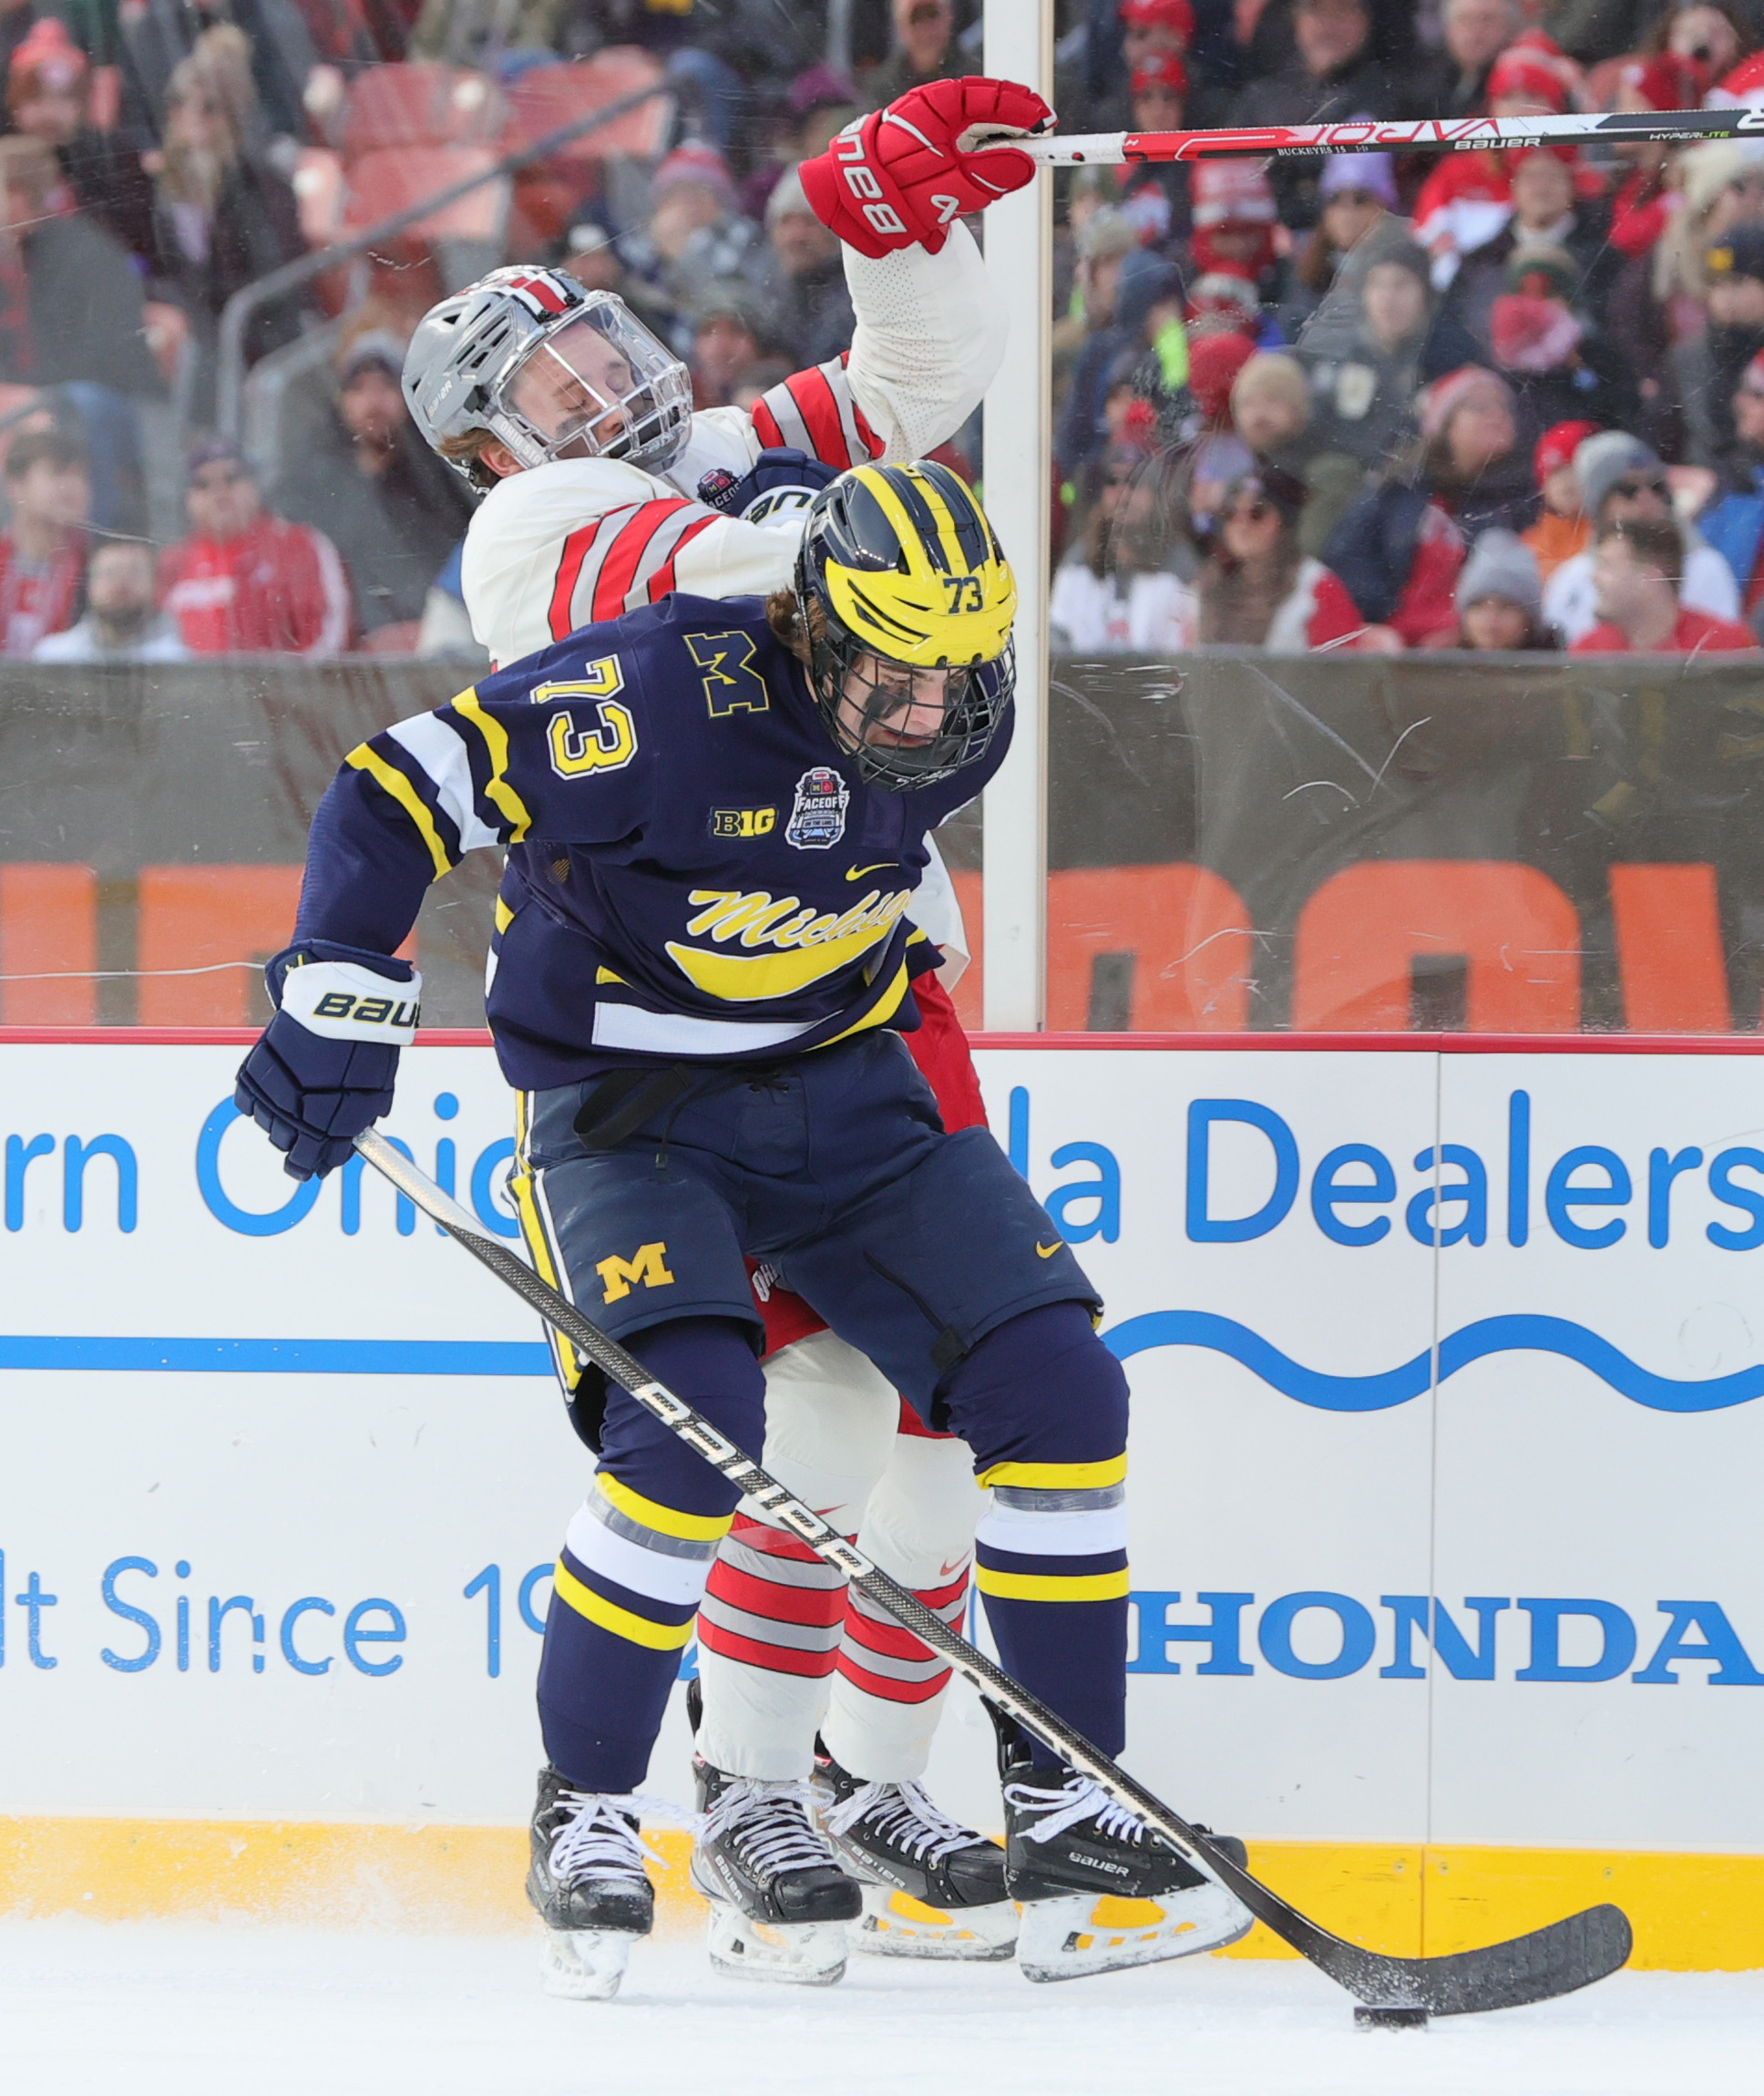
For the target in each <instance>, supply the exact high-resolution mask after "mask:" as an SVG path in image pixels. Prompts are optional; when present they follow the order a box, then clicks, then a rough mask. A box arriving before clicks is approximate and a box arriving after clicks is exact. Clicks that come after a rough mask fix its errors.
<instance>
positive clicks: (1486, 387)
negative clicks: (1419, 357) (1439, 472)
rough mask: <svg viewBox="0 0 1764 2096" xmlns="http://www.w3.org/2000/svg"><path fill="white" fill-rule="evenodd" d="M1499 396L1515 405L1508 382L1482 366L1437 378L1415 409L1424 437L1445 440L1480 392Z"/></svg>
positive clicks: (1463, 366) (1419, 397)
mask: <svg viewBox="0 0 1764 2096" xmlns="http://www.w3.org/2000/svg"><path fill="white" fill-rule="evenodd" d="M1491 390H1492V392H1494V393H1497V394H1498V395H1499V396H1501V399H1502V402H1503V403H1504V404H1505V406H1507V407H1508V408H1509V409H1511V408H1512V406H1513V389H1512V388H1511V387H1510V386H1509V385H1508V384H1507V382H1506V380H1505V379H1504V378H1502V377H1500V376H1498V375H1496V374H1495V373H1494V372H1492V371H1490V370H1488V369H1487V368H1486V367H1485V366H1484V365H1480V364H1461V365H1459V366H1458V368H1457V370H1456V371H1448V372H1447V373H1446V375H1445V376H1444V377H1443V378H1436V379H1435V380H1434V381H1433V383H1432V385H1429V386H1425V387H1423V388H1422V390H1421V391H1420V394H1418V395H1417V396H1416V399H1415V406H1416V409H1417V411H1418V415H1419V419H1420V431H1421V435H1422V436H1423V437H1425V438H1426V439H1427V441H1428V442H1429V443H1430V444H1431V443H1432V441H1433V440H1434V438H1435V437H1443V436H1444V435H1445V433H1446V430H1447V428H1448V427H1449V426H1450V425H1451V417H1452V416H1454V415H1456V414H1457V412H1458V410H1459V409H1460V408H1461V406H1463V405H1464V403H1465V402H1466V401H1468V400H1471V399H1472V398H1473V397H1474V396H1476V395H1477V394H1478V393H1482V392H1486V391H1491Z"/></svg>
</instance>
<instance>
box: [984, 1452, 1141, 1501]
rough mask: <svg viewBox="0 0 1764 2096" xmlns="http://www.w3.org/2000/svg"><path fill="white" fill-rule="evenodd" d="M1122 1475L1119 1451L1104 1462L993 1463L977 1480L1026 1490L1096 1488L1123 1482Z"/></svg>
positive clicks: (1123, 1464)
mask: <svg viewBox="0 0 1764 2096" xmlns="http://www.w3.org/2000/svg"><path fill="white" fill-rule="evenodd" d="M1126 1477H1127V1458H1126V1456H1125V1455H1124V1454H1123V1455H1112V1456H1110V1457H1109V1459H1108V1461H1107V1462H1106V1463H995V1464H993V1465H992V1467H991V1469H990V1470H982V1471H981V1472H980V1474H979V1480H978V1482H979V1484H981V1485H1020V1486H1021V1487H1022V1488H1023V1489H1024V1490H1025V1491H1029V1492H1100V1491H1101V1490H1102V1489H1103V1486H1104V1485H1123V1484H1124V1483H1125V1482H1126Z"/></svg>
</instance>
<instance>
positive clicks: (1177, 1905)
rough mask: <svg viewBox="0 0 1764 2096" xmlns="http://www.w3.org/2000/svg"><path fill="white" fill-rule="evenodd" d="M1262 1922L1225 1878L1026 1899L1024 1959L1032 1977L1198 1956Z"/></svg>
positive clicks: (1021, 1937)
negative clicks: (1151, 1892)
mask: <svg viewBox="0 0 1764 2096" xmlns="http://www.w3.org/2000/svg"><path fill="white" fill-rule="evenodd" d="M1253 1926H1255V1923H1254V1919H1253V1917H1252V1916H1250V1914H1249V1912H1248V1911H1247V1909H1246V1908H1245V1907H1243V1906H1240V1905H1239V1904H1238V1902H1237V1901H1236V1899H1234V1898H1233V1896H1231V1894H1230V1893H1228V1892H1227V1891H1226V1889H1225V1887H1224V1886H1223V1885H1212V1884H1207V1885H1195V1887H1193V1889H1192V1890H1190V1891H1187V1892H1175V1893H1169V1894H1166V1895H1165V1896H1164V1897H1163V1898H1161V1899H1117V1898H1116V1897H1115V1896H1113V1894H1110V1893H1088V1892H1087V1893H1073V1894H1069V1895H1067V1896H1064V1897H1062V1898H1060V1899H1036V1900H1029V1901H1027V1902H1025V1904H1024V1906H1023V1910H1022V1920H1021V1923H1020V1926H1019V1929H1018V1933H1017V1963H1018V1965H1019V1966H1020V1968H1022V1974H1023V1978H1025V1979H1033V1980H1052V1979H1083V1978H1087V1977H1088V1976H1089V1975H1090V1974H1092V1973H1093V1972H1120V1971H1122V1970H1123V1969H1124V1968H1127V1967H1128V1966H1132V1965H1153V1964H1155V1963H1157V1962H1158V1960H1160V1959H1162V1958H1166V1957H1194V1955H1195V1953H1196V1952H1197V1951H1202V1950H1217V1949H1218V1948H1220V1947H1221V1946H1223V1945H1225V1944H1227V1943H1236V1941H1237V1939H1238V1938H1239V1937H1243V1936H1247V1935H1248V1933H1249V1931H1250V1929H1251V1928H1252V1927H1253Z"/></svg>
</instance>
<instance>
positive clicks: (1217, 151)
mask: <svg viewBox="0 0 1764 2096" xmlns="http://www.w3.org/2000/svg"><path fill="white" fill-rule="evenodd" d="M1753 136H1760V137H1764V109H1754V108H1738V109H1645V110H1642V111H1640V112H1639V113H1638V114H1636V115H1627V114H1625V115H1610V116H1584V115H1580V114H1574V115H1570V116H1565V117H1459V118H1450V119H1446V118H1419V119H1417V120H1414V121H1412V122H1401V123H1375V122H1371V121H1369V120H1366V121H1361V122H1359V123H1351V124H1268V125H1263V126H1261V127H1259V128H1245V129H1240V130H1213V131H1092V132H1087V133H1078V134H1075V135H1074V136H1072V137H1071V138H1066V139H1061V138H1057V137H1056V138H1051V139H1000V140H999V141H998V143H999V146H1000V148H1005V147H1009V148H1010V149H1012V150H1013V151H1016V152H1021V153H1027V154H1028V155H1029V157H1030V158H1031V159H1032V160H1036V161H1039V162H1040V164H1041V166H1042V167H1044V168H1078V167H1087V166H1096V165H1102V166H1119V165H1120V164H1121V163H1122V162H1123V161H1127V160H1210V159H1231V158H1240V157H1244V156H1253V157H1256V158H1263V159H1280V160H1284V159H1315V158H1316V157H1317V156H1318V155H1319V154H1323V153H1477V152H1487V151H1490V150H1492V149H1501V150H1502V151H1507V152H1515V151H1521V150H1523V149H1524V148H1526V147H1528V146H1556V145H1582V144H1587V143H1590V142H1593V141H1595V140H1600V139H1602V140H1604V141H1605V142H1606V143H1609V144H1617V145H1635V144H1638V143H1639V144H1654V145H1677V146H1682V145H1687V144H1691V143H1694V142H1695V141H1696V140H1697V139H1744V138H1750V137H1753Z"/></svg>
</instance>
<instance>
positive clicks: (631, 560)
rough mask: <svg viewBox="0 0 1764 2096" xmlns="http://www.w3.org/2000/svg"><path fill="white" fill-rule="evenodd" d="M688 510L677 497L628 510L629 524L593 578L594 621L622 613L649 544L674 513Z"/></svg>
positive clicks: (686, 505) (686, 502) (643, 504)
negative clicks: (629, 513)
mask: <svg viewBox="0 0 1764 2096" xmlns="http://www.w3.org/2000/svg"><path fill="white" fill-rule="evenodd" d="M690 508H691V504H690V503H689V502H688V501H687V499H686V498H685V497H684V496H683V495H680V496H676V497H675V498H674V499H673V500H672V501H671V502H643V503H640V504H639V505H638V507H637V508H636V509H634V510H632V512H631V521H630V522H629V523H628V524H627V525H625V526H624V528H623V529H621V530H620V532H619V534H618V536H617V537H616V538H615V539H613V541H612V544H611V545H610V547H609V548H608V549H607V555H606V559H605V560H602V561H601V563H600V573H599V574H598V575H597V576H596V577H595V578H594V609H593V613H592V616H593V617H594V618H596V619H616V618H617V617H618V616H619V614H620V612H621V611H623V610H624V609H625V599H626V597H627V596H629V594H630V593H631V583H632V582H633V581H635V579H636V575H637V570H638V566H639V564H640V563H641V560H642V558H643V553H644V550H645V548H646V547H647V546H648V545H649V542H650V540H651V539H653V538H654V536H655V534H656V533H657V531H659V530H660V529H661V528H662V525H663V524H665V523H666V522H667V520H668V519H669V518H670V517H672V515H673V514H674V512H675V510H677V509H690Z"/></svg>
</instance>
